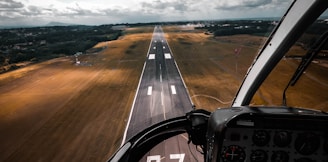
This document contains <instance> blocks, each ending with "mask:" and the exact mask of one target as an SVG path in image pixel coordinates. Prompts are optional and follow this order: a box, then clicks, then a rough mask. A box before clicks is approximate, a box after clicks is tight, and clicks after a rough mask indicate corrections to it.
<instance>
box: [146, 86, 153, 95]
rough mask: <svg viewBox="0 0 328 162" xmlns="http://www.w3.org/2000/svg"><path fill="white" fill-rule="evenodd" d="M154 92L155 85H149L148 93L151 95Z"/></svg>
mask: <svg viewBox="0 0 328 162" xmlns="http://www.w3.org/2000/svg"><path fill="white" fill-rule="evenodd" d="M152 92H153V87H152V86H148V91H147V95H148V96H150V95H151V94H152Z"/></svg>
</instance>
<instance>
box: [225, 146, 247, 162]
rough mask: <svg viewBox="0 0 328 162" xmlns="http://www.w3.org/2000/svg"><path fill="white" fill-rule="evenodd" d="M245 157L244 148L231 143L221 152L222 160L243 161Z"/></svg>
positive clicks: (227, 161)
mask: <svg viewBox="0 0 328 162" xmlns="http://www.w3.org/2000/svg"><path fill="white" fill-rule="evenodd" d="M245 157H246V154H245V151H244V149H243V148H242V147H240V146H237V145H231V146H229V147H227V148H226V149H225V150H224V151H223V152H222V160H223V161H224V162H243V161H245Z"/></svg>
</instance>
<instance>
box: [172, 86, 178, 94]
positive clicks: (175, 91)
mask: <svg viewBox="0 0 328 162" xmlns="http://www.w3.org/2000/svg"><path fill="white" fill-rule="evenodd" d="M171 91H172V94H177V90H176V89H175V86H174V85H171Z"/></svg>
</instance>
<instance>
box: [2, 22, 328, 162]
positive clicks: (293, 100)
mask: <svg viewBox="0 0 328 162" xmlns="http://www.w3.org/2000/svg"><path fill="white" fill-rule="evenodd" d="M163 30H164V32H165V37H166V40H167V41H168V43H169V45H170V48H171V50H172V55H173V57H174V58H175V60H176V62H177V65H178V67H179V70H180V71H181V75H182V77H183V80H184V82H185V83H186V87H187V90H188V92H189V94H190V97H191V99H192V101H193V103H194V104H195V105H196V107H197V108H203V109H207V110H209V111H214V110H215V109H216V108H218V107H228V106H230V104H231V102H232V100H233V98H234V96H235V93H236V92H237V90H238V88H239V85H240V84H241V82H242V80H243V77H244V75H245V73H246V71H247V70H248V68H249V66H250V65H251V63H252V61H253V59H254V57H255V56H256V54H257V52H258V51H259V50H260V49H259V45H260V44H261V43H263V42H264V41H265V40H266V38H265V37H260V36H250V35H235V36H232V37H216V38H213V36H211V35H206V34H204V31H201V30H192V29H189V28H184V27H180V26H170V27H163ZM152 32H153V27H143V28H129V29H127V30H126V31H125V34H124V36H122V37H121V38H120V39H119V40H116V41H110V42H101V43H99V44H98V45H97V46H96V47H95V48H103V50H102V51H100V52H97V53H89V54H84V55H80V56H79V60H80V61H81V64H79V65H76V64H75V57H62V58H56V59H53V60H49V61H45V62H42V63H38V64H34V65H30V66H27V67H25V68H21V69H18V70H15V71H11V72H8V73H4V74H1V75H0V107H1V108H0V139H1V146H0V161H106V160H107V158H109V157H110V156H111V155H112V154H113V153H114V152H115V151H116V150H117V148H118V147H119V146H120V145H121V141H122V137H123V133H124V129H125V126H126V123H127V120H128V117H129V113H130V109H131V105H132V103H133V99H134V96H135V94H136V91H137V86H138V83H139V77H140V75H141V72H142V69H143V63H144V61H145V60H146V59H147V57H146V54H147V50H148V48H149V44H150V41H151V38H152ZM236 49H238V50H240V52H239V53H238V54H236ZM294 50H295V51H299V50H301V49H294ZM290 52H294V51H290ZM297 63H298V60H292V59H284V60H283V61H282V62H280V63H279V64H280V66H279V68H283V69H284V71H285V73H281V72H276V71H274V75H272V76H269V77H271V78H273V79H272V80H273V81H267V82H265V83H264V87H262V88H261V90H260V91H259V93H258V94H257V95H256V96H255V98H254V100H253V104H260V105H262V104H266V105H280V104H281V98H280V96H282V92H281V90H278V89H279V87H280V89H281V87H283V88H284V87H285V85H287V83H288V80H289V78H287V77H286V76H285V75H287V74H286V73H291V72H293V71H294V69H295V68H297V65H298V64H297ZM279 68H278V69H279ZM309 70H312V71H313V73H311V74H312V75H311V76H305V77H302V84H301V85H298V86H301V87H303V89H302V93H296V92H297V91H296V87H295V88H291V89H290V90H289V92H290V93H288V94H287V97H288V103H289V104H290V105H293V106H297V105H303V106H304V107H311V108H316V109H321V110H325V111H327V110H328V109H327V108H326V109H324V108H325V105H327V102H328V99H327V96H325V95H320V92H318V90H321V91H327V90H328V86H327V85H325V83H321V82H320V80H327V78H326V77H328V72H327V67H325V66H322V65H321V64H318V65H317V66H315V67H313V68H311V69H309ZM293 92H295V93H293ZM307 94H311V95H307ZM277 96H278V97H277ZM311 96H315V99H310V98H311ZM312 98H313V97H312ZM319 103H320V104H319Z"/></svg>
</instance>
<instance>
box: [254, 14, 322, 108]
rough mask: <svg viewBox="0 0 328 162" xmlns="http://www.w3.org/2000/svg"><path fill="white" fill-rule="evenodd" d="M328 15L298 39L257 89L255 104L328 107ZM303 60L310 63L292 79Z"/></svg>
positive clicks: (319, 19) (320, 18)
mask: <svg viewBox="0 0 328 162" xmlns="http://www.w3.org/2000/svg"><path fill="white" fill-rule="evenodd" d="M327 18H328V17H327V11H326V12H324V13H323V14H322V15H321V16H320V17H319V18H318V19H317V20H316V21H315V22H314V23H313V24H312V25H311V26H310V27H309V28H308V29H307V30H306V32H305V33H304V34H303V35H302V36H301V37H300V38H299V39H298V40H297V41H296V43H295V44H294V45H293V46H292V47H291V48H290V49H289V51H288V52H287V53H286V54H285V56H284V58H283V59H282V60H281V61H280V62H279V63H278V66H276V67H275V69H274V70H273V72H272V73H271V74H270V75H269V76H268V78H267V79H266V80H265V82H264V83H263V85H262V86H261V87H260V89H259V90H258V91H257V93H256V95H255V96H254V98H253V100H252V102H251V104H253V105H287V106H292V107H303V108H312V109H317V110H322V111H327V110H328V107H327V102H328V82H327V81H328V53H327V52H328V43H327V33H326V32H327V31H328V19H327ZM311 57H313V58H312V59H311ZM302 60H303V63H304V62H306V61H308V62H309V65H308V66H306V67H303V68H304V71H303V72H302V71H300V72H301V73H300V74H299V79H297V80H295V81H291V80H292V76H293V75H294V74H295V72H296V71H297V69H298V68H300V67H299V65H300V64H301V62H302ZM304 65H305V64H304ZM294 79H296V78H294ZM285 89H286V90H285ZM284 90H285V97H284Z"/></svg>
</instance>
